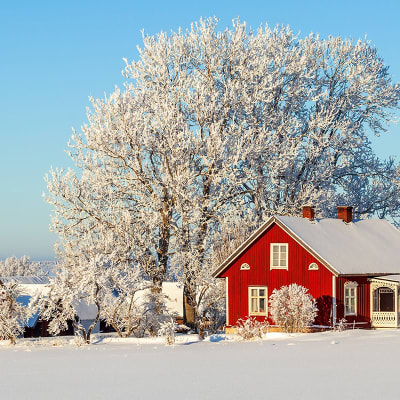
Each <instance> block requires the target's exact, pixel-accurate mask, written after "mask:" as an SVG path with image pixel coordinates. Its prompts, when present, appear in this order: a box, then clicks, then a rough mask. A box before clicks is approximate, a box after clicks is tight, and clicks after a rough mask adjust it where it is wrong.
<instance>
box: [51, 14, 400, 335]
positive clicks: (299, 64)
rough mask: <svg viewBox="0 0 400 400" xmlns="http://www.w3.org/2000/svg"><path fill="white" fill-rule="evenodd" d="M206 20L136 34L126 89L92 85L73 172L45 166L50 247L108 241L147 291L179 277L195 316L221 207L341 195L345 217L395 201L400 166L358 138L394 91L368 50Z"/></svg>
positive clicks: (252, 214)
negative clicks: (139, 43) (97, 94)
mask: <svg viewBox="0 0 400 400" xmlns="http://www.w3.org/2000/svg"><path fill="white" fill-rule="evenodd" d="M217 25H218V21H217V20H216V19H214V18H209V19H204V20H200V21H199V22H198V23H195V24H193V25H192V26H191V28H190V29H188V30H187V31H186V32H185V31H182V30H179V31H178V32H172V33H171V34H170V35H167V34H166V33H163V32H162V33H160V34H158V35H157V36H146V35H144V36H143V48H142V49H140V52H139V57H140V59H139V60H137V61H132V62H128V61H126V66H125V69H124V71H123V74H124V76H125V77H126V78H127V82H126V84H125V86H124V88H123V89H119V88H116V90H115V91H114V92H113V93H111V94H110V95H109V96H107V97H105V98H104V99H91V105H92V107H91V108H90V109H89V110H88V123H87V124H85V125H84V126H83V127H82V129H81V132H75V133H74V135H73V137H72V140H71V142H70V153H69V154H70V156H71V158H72V160H73V162H74V164H75V168H76V170H78V171H79V172H77V171H74V170H69V171H67V172H64V171H62V170H52V171H51V172H50V175H49V176H48V177H47V184H48V191H49V194H48V196H47V200H48V201H49V203H50V204H52V205H53V210H54V212H53V217H52V227H53V230H54V231H56V232H57V233H58V234H59V237H60V247H59V254H60V257H61V258H64V259H69V260H71V259H72V258H74V257H78V255H77V252H79V251H80V252H81V255H79V257H82V256H84V257H85V258H86V259H87V260H90V258H91V257H93V256H94V254H102V255H103V256H107V257H109V256H111V257H112V258H113V260H117V264H118V263H119V261H118V260H122V262H123V263H124V265H129V266H130V267H131V268H139V269H140V270H141V271H143V274H142V275H141V276H142V277H143V279H148V280H150V281H151V282H152V284H153V286H154V287H156V288H157V289H156V290H160V288H161V285H162V282H163V281H165V280H166V279H167V278H168V276H174V277H175V278H176V279H178V280H179V281H180V282H181V283H182V284H183V285H184V293H185V298H186V302H185V305H186V306H187V307H185V317H186V321H185V322H188V318H187V317H188V316H189V315H190V316H192V317H193V318H192V320H191V321H189V322H190V324H191V325H192V326H194V327H198V324H199V321H200V319H201V315H200V314H201V313H200V303H199V301H200V302H201V299H205V297H204V293H203V292H202V290H203V289H202V288H204V287H208V286H209V284H210V282H211V278H210V274H211V271H212V270H213V269H215V267H216V266H215V265H214V261H213V259H212V258H213V256H212V254H213V251H214V246H215V245H216V242H215V240H214V239H215V237H216V234H218V233H220V232H223V231H224V226H225V225H226V224H227V223H228V222H227V220H228V219H230V220H234V222H236V225H237V226H240V224H241V222H242V221H246V222H245V225H246V226H251V227H253V226H256V225H259V224H260V223H261V222H262V221H263V220H265V219H266V218H267V217H269V216H270V215H271V214H274V213H280V214H286V215H298V214H299V212H300V207H299V205H301V204H316V205H317V207H318V208H319V214H320V215H322V216H324V215H325V216H328V215H329V214H330V212H331V210H332V204H339V203H346V204H352V205H353V206H354V207H355V214H356V216H359V215H362V216H365V217H368V216H370V215H374V214H378V215H379V216H392V217H396V216H397V215H400V214H399V213H400V200H399V199H400V196H399V187H400V186H399V182H400V179H399V177H400V169H399V167H398V165H397V164H396V163H394V162H393V160H388V161H387V160H380V159H378V158H377V157H376V156H375V154H374V152H373V150H372V148H371V143H370V141H369V138H368V131H372V132H373V133H374V134H379V133H381V132H384V131H385V130H386V126H387V124H389V123H390V121H391V119H392V117H393V115H394V113H395V112H396V111H397V110H398V108H399V99H400V87H399V85H398V84H397V83H393V82H392V81H391V77H390V75H389V72H388V68H387V67H386V66H385V65H384V64H383V60H382V59H381V58H380V57H379V56H378V54H377V51H376V49H375V48H374V47H372V46H371V45H370V43H369V42H368V41H358V42H352V41H350V40H345V39H342V38H340V37H329V38H328V39H324V40H323V39H321V38H320V37H319V36H318V35H314V34H311V35H309V36H307V37H305V38H303V39H300V38H298V37H297V36H296V35H295V34H293V32H292V31H291V30H290V29H289V28H280V27H277V28H275V29H270V28H269V27H268V26H266V27H265V28H260V29H258V30H256V31H251V30H248V29H247V28H246V24H245V23H241V22H240V21H239V20H235V21H234V23H233V27H232V28H231V29H226V30H225V31H223V32H220V31H218V28H217ZM249 221H250V222H249ZM229 223H231V222H229ZM90 247H92V248H93V249H95V251H93V250H90V251H89V249H90ZM65 253H70V254H72V256H71V255H68V256H65ZM72 264H74V263H72ZM75 264H76V263H75ZM68 265H71V263H70V262H66V263H64V267H65V268H69V267H68ZM124 268H125V267H124ZM82 273H84V271H82Z"/></svg>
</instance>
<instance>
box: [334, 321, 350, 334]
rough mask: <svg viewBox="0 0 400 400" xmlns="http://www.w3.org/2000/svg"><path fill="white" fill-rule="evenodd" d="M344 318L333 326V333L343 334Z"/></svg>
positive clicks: (344, 327)
mask: <svg viewBox="0 0 400 400" xmlns="http://www.w3.org/2000/svg"><path fill="white" fill-rule="evenodd" d="M346 322H347V321H346V318H341V319H340V320H339V321H338V322H337V323H336V324H335V326H334V328H333V330H334V331H335V332H343V331H344V330H345V329H346Z"/></svg>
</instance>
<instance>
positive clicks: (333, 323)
mask: <svg viewBox="0 0 400 400" xmlns="http://www.w3.org/2000/svg"><path fill="white" fill-rule="evenodd" d="M335 324H336V276H335V275H332V325H333V326H335Z"/></svg>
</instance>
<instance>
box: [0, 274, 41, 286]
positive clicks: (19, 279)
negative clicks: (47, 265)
mask: <svg viewBox="0 0 400 400" xmlns="http://www.w3.org/2000/svg"><path fill="white" fill-rule="evenodd" d="M0 281H2V282H4V283H8V282H13V283H18V284H23V285H46V284H48V283H49V279H48V278H47V277H38V276H5V277H0Z"/></svg>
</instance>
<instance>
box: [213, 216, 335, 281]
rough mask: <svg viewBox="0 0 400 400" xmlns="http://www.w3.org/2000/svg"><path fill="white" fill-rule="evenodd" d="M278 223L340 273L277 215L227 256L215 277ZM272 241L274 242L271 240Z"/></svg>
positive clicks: (325, 263) (298, 241) (322, 261)
mask: <svg viewBox="0 0 400 400" xmlns="http://www.w3.org/2000/svg"><path fill="white" fill-rule="evenodd" d="M273 225H277V226H279V228H280V229H281V230H283V231H284V232H286V234H287V235H289V236H290V237H291V238H292V239H293V240H295V241H296V242H297V243H298V244H299V245H300V246H302V247H303V248H304V250H306V251H307V252H309V253H310V254H312V255H313V256H314V257H315V258H316V259H317V260H318V261H319V262H320V263H321V264H322V265H323V266H325V268H327V269H328V270H329V271H331V272H332V273H333V274H334V275H335V276H338V275H339V272H338V271H337V270H336V269H335V268H334V267H333V266H332V265H330V264H329V263H328V262H327V261H326V260H324V259H323V257H321V256H320V255H319V254H318V253H317V252H315V251H314V250H313V249H312V248H311V247H310V246H309V245H307V243H305V242H304V241H303V240H302V239H301V238H300V237H299V236H298V235H296V234H295V233H294V232H293V231H292V230H291V229H289V228H288V227H287V226H286V225H285V224H284V223H283V222H282V221H280V220H279V219H278V218H276V217H271V218H270V219H269V220H268V221H267V222H266V223H265V224H264V225H262V226H261V227H260V228H259V229H257V230H256V231H255V232H254V233H253V234H252V235H251V236H250V237H249V238H248V239H247V240H246V241H245V242H244V243H243V244H242V245H240V246H239V247H238V248H237V249H236V250H235V251H234V252H233V253H232V254H231V255H230V256H229V257H227V258H226V259H225V260H224V261H223V263H222V264H221V265H220V266H219V267H218V268H217V269H216V270H215V271H214V273H213V277H214V278H222V277H224V271H226V270H227V269H228V268H230V267H231V266H232V264H233V263H234V262H235V261H236V260H237V259H238V258H240V257H241V255H243V254H244V253H245V252H246V251H247V250H248V249H249V248H250V247H252V246H253V245H254V244H255V243H256V242H257V241H258V240H259V239H260V238H261V237H262V236H263V235H265V233H266V232H267V231H268V230H269V229H270V227H271V226H273ZM271 243H272V242H271Z"/></svg>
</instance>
